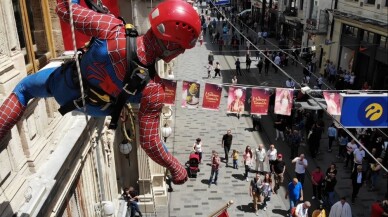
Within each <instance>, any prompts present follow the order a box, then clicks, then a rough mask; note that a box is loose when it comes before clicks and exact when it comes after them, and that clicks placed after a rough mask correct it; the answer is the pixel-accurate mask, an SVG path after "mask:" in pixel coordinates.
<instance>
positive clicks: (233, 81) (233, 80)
mask: <svg viewBox="0 0 388 217" xmlns="http://www.w3.org/2000/svg"><path fill="white" fill-rule="evenodd" d="M236 84H237V76H233V78H232V85H236Z"/></svg>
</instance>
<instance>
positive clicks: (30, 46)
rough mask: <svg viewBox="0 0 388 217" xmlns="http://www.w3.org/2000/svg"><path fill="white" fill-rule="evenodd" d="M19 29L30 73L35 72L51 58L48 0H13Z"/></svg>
mask: <svg viewBox="0 0 388 217" xmlns="http://www.w3.org/2000/svg"><path fill="white" fill-rule="evenodd" d="M12 3H13V9H14V14H15V20H16V25H17V29H18V36H19V43H20V49H21V51H22V52H23V54H24V60H25V63H26V68H27V72H28V74H31V73H34V72H36V71H38V70H39V69H41V68H42V67H43V66H45V65H46V64H47V63H48V59H50V58H51V52H50V48H49V47H50V46H49V40H48V36H49V35H48V33H50V32H49V28H48V26H49V18H50V15H49V9H48V2H47V0H34V1H29V0H12Z"/></svg>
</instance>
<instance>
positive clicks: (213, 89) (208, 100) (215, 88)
mask: <svg viewBox="0 0 388 217" xmlns="http://www.w3.org/2000/svg"><path fill="white" fill-rule="evenodd" d="M221 93H222V86H221V85H218V84H209V83H206V84H205V91H204V94H203V101H202V108H204V109H209V110H215V111H218V110H219V109H220V102H221Z"/></svg>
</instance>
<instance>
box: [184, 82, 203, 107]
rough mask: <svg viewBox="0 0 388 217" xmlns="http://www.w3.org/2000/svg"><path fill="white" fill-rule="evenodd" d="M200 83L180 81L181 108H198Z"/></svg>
mask: <svg viewBox="0 0 388 217" xmlns="http://www.w3.org/2000/svg"><path fill="white" fill-rule="evenodd" d="M199 88H200V85H199V83H198V82H195V81H183V83H182V108H198V105H199Z"/></svg>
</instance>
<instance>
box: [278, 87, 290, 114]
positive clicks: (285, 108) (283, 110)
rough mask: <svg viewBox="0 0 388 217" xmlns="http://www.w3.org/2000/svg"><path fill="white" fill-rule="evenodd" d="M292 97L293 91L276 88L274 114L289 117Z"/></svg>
mask: <svg viewBox="0 0 388 217" xmlns="http://www.w3.org/2000/svg"><path fill="white" fill-rule="evenodd" d="M293 96H294V90H293V89H287V88H276V97H275V114H279V115H287V116H290V115H291V109H292V101H293V100H292V99H293Z"/></svg>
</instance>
